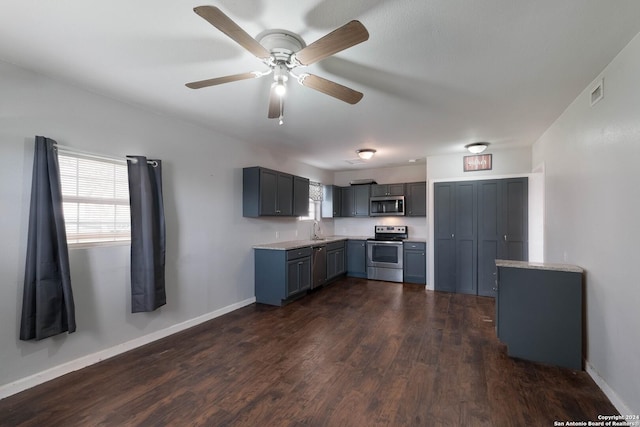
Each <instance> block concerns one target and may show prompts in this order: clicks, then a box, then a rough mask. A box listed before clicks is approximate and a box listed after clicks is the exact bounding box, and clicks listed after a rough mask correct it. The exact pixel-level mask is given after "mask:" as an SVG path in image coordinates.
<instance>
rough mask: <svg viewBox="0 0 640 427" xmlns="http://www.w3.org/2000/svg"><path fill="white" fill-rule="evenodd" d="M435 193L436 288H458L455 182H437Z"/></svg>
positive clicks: (453, 290) (440, 289)
mask: <svg viewBox="0 0 640 427" xmlns="http://www.w3.org/2000/svg"><path fill="white" fill-rule="evenodd" d="M433 190H434V191H433V195H434V203H435V204H434V208H435V212H434V227H435V230H434V237H435V241H434V246H435V248H434V249H435V252H434V264H435V265H434V267H435V268H434V275H435V277H434V279H435V284H434V289H435V290H436V291H446V292H455V290H456V241H455V232H456V230H455V184H454V183H436V184H434V187H433Z"/></svg>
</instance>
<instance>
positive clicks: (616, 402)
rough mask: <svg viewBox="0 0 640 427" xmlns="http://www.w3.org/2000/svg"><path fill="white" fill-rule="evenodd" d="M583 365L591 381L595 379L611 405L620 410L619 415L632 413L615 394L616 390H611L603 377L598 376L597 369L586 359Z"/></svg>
mask: <svg viewBox="0 0 640 427" xmlns="http://www.w3.org/2000/svg"><path fill="white" fill-rule="evenodd" d="M584 365H585V370H586V371H587V373H588V374H589V376H590V377H591V378H592V379H593V381H595V383H596V384H597V385H598V387H600V390H602V392H603V393H604V394H605V395H606V396H607V397H608V398H609V400H610V401H611V403H612V404H613V406H615V407H616V409H617V410H618V412H620V414H621V415H631V414H632V412H631V409H629V407H628V406H627V405H625V403H624V402H623V401H622V399H620V397H619V396H618V395H617V394H616V392H615V391H613V389H612V388H611V387H609V384H607V382H606V381H605V380H604V378H602V377H601V376H600V374H599V373H598V371H596V370H595V368H594V367H593V366H592V365H591V364H590V363H589V362H588V361H586V360H585V363H584ZM607 415H608V414H607ZM612 415H613V414H612Z"/></svg>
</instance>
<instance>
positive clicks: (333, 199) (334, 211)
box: [322, 185, 342, 218]
mask: <svg viewBox="0 0 640 427" xmlns="http://www.w3.org/2000/svg"><path fill="white" fill-rule="evenodd" d="M340 190H341V189H340V187H338V186H336V185H324V186H323V187H322V218H338V217H341V216H342V211H341V210H342V203H341V201H342V193H341V191H340Z"/></svg>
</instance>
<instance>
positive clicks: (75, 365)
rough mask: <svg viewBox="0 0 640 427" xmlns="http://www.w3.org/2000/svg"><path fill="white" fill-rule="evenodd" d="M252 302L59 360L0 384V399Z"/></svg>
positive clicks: (251, 300)
mask: <svg viewBox="0 0 640 427" xmlns="http://www.w3.org/2000/svg"><path fill="white" fill-rule="evenodd" d="M254 302H256V299H255V297H253V298H249V299H246V300H244V301H240V302H237V303H235V304H231V305H228V306H226V307H223V308H221V309H219V310H216V311H212V312H211V313H207V314H204V315H202V316H199V317H196V318H194V319H190V320H187V321H186V322H182V323H178V324H176V325H172V326H170V327H168V328H165V329H162V330H159V331H156V332H152V333H150V334H148V335H144V336H141V337H139V338H136V339H133V340H131V341H127V342H125V343H122V344H118V345H116V346H114V347H111V348H107V349H105V350H101V351H99V352H97V353H93V354H89V355H86V356H83V357H80V358H78V359H75V360H72V361H70V362H67V363H63V364H62V365H58V366H54V367H53V368H49V369H47V370H45V371H42V372H38V373H37V374H34V375H30V376H28V377H25V378H21V379H19V380H17V381H14V382H12V383H9V384H5V385H3V386H0V399H4V398H5V397H9V396H11V395H13V394H16V393H20V392H21V391H24V390H27V389H29V388H31V387H35V386H37V385H39V384H42V383H45V382H47V381H50V380H52V379H54V378H57V377H60V376H62V375H65V374H68V373H70V372H73V371H77V370H78V369H82V368H86V367H87V366H90V365H93V364H95V363H98V362H100V361H102V360H105V359H109V358H111V357H113V356H117V355H119V354H122V353H124V352H127V351H129V350H133V349H134V348H137V347H141V346H143V345H145V344H149V343H150V342H153V341H157V340H159V339H161V338H165V337H168V336H169V335H173V334H175V333H177V332H180V331H184V330H185V329H189V328H191V327H193V326H196V325H199V324H200V323H204V322H206V321H208V320H211V319H215V318H216V317H220V316H222V315H224V314H227V313H230V312H232V311H234V310H237V309H239V308H242V307H245V306H247V305H250V304H253V303H254Z"/></svg>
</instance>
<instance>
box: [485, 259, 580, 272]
mask: <svg viewBox="0 0 640 427" xmlns="http://www.w3.org/2000/svg"><path fill="white" fill-rule="evenodd" d="M496 267H511V268H525V269H529V270H553V271H566V272H568V273H583V272H584V269H582V267H578V266H577V265H571V264H552V263H547V262H529V261H510V260H506V259H497V260H496Z"/></svg>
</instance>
